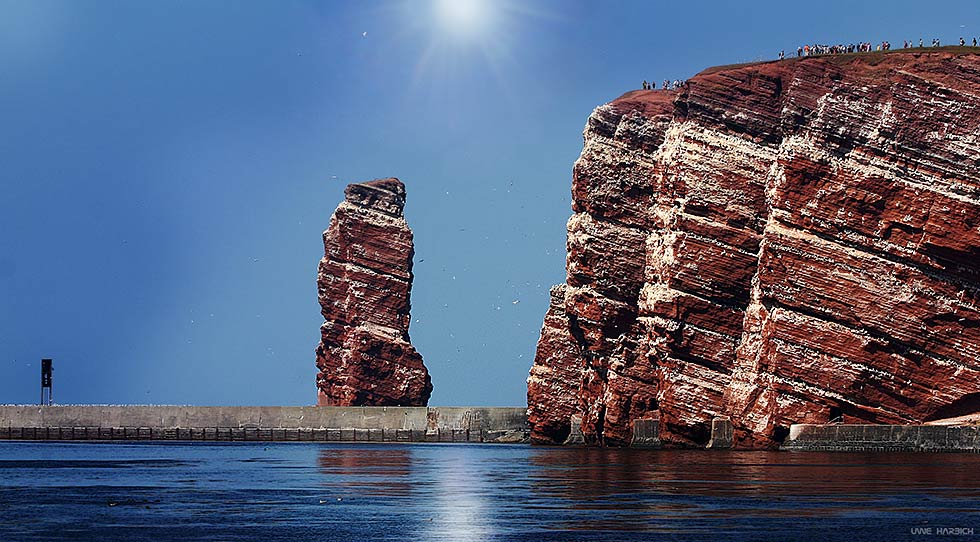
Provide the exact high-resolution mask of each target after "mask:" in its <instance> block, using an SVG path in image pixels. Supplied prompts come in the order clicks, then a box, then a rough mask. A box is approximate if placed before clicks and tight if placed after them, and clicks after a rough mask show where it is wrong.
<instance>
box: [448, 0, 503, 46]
mask: <svg viewBox="0 0 980 542" xmlns="http://www.w3.org/2000/svg"><path fill="white" fill-rule="evenodd" d="M434 8H435V16H436V19H437V20H438V21H439V23H440V26H441V27H442V28H443V29H444V30H446V31H447V32H449V33H451V34H453V35H455V36H456V37H466V38H476V37H478V36H479V35H480V34H482V33H483V32H485V31H486V30H487V29H488V28H489V27H490V25H491V23H492V16H493V12H492V10H491V9H490V6H489V3H488V1H487V0H436V2H434Z"/></svg>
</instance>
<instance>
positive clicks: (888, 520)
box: [0, 442, 980, 542]
mask: <svg viewBox="0 0 980 542" xmlns="http://www.w3.org/2000/svg"><path fill="white" fill-rule="evenodd" d="M977 502H980V455H975V454H948V455H943V454H821V453H785V452H784V453H774V452H723V451H713V452H708V451H655V450H614V449H585V448H582V449H570V448H534V447H528V446H500V445H497V446H493V445H473V444H469V445H443V444H433V445H402V444H358V445H355V444H314V443H291V444H253V443H240V444H215V443H212V444H199V443H195V444H189V443H188V444H153V443H131V444H119V443H116V444H95V443H27V442H17V443H0V509H2V510H4V511H5V517H6V518H10V520H9V521H6V522H3V523H0V540H4V541H7V540H45V539H51V538H60V539H65V538H67V539H72V538H74V539H77V540H94V539H99V540H181V541H183V542H186V541H188V540H239V539H256V538H259V539H262V540H263V541H264V542H267V541H275V540H290V541H294V540H433V541H435V540H446V541H449V540H452V541H464V542H468V541H482V540H541V539H546V540H559V541H561V540H603V539H606V540H647V539H649V537H650V536H653V535H655V534H657V533H659V534H661V535H663V534H669V535H670V536H671V537H673V538H678V539H692V540H700V539H704V538H706V537H707V538H710V539H712V540H740V539H744V538H745V537H761V538H783V539H787V538H798V537H797V536H794V534H799V533H800V532H801V531H800V530H801V529H804V530H805V532H806V533H808V535H807V536H813V537H815V538H817V539H821V540H832V539H846V540H849V541H855V540H883V541H887V542H894V541H895V540H901V539H904V538H907V537H908V536H910V532H911V531H910V529H911V527H912V526H917V525H923V524H928V525H944V526H953V527H955V526H961V527H977V528H978V529H977V531H978V532H980V512H978V510H977V506H976V503H977ZM845 534H846V536H845Z"/></svg>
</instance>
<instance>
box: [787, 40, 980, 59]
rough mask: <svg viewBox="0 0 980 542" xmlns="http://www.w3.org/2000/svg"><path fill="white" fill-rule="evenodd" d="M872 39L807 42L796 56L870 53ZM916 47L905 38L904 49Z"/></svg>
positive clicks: (885, 47)
mask: <svg viewBox="0 0 980 542" xmlns="http://www.w3.org/2000/svg"><path fill="white" fill-rule="evenodd" d="M978 39H980V38H973V42H972V43H973V47H976V46H977V40H978ZM923 46H924V41H923V40H922V38H919V47H923ZM932 46H933V47H941V46H942V42H941V41H940V40H939V38H934V39H933V40H932ZM965 46H966V40H965V39H963V37H962V36H961V37H960V47H965ZM871 47H872V46H871V42H870V41H863V42H861V43H849V44H844V43H839V44H837V45H820V44H813V45H810V44H807V45H801V46H799V47H797V48H796V56H797V57H804V56H814V55H842V54H848V53H870V52H871V51H872V48H871ZM914 47H915V43H913V42H912V40H905V41H903V42H902V48H903V49H912V48H914ZM891 48H892V44H891V42H889V41H883V42H881V43H879V44H877V45H875V46H874V51H890V50H891ZM784 58H786V54H785V51H779V59H780V60H782V59H784Z"/></svg>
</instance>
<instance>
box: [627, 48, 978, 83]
mask: <svg viewBox="0 0 980 542" xmlns="http://www.w3.org/2000/svg"><path fill="white" fill-rule="evenodd" d="M978 40H980V37H974V38H973V40H972V46H973V47H976V46H977V42H978ZM966 44H967V41H966V39H964V38H963V37H962V36H960V47H966ZM918 46H919V47H924V41H923V40H922V38H919V45H918ZM941 46H942V42H940V40H939V38H933V40H932V47H941ZM873 47H874V49H872V43H871V42H870V41H862V42H860V43H847V44H845V43H839V44H837V45H823V44H812V45H811V44H806V45H801V46H799V47H797V48H796V56H797V57H798V58H802V57H807V56H816V55H843V54H849V53H870V52H872V51H890V50H891V48H892V44H891V42H888V41H882V42H881V43H879V44H876V45H873ZM902 48H903V49H913V48H915V43H913V42H912V40H905V41H903V42H902ZM785 58H786V51H785V50H783V51H779V60H783V59H785ZM685 86H687V81H686V80H680V79H675V80H673V81H671V80H669V79H664V83H663V86H662V87H660V89H661V90H675V89H679V88H683V87H685ZM643 90H657V83H656V82H653V81H651V82H649V83H648V82H646V81H645V80H644V81H643Z"/></svg>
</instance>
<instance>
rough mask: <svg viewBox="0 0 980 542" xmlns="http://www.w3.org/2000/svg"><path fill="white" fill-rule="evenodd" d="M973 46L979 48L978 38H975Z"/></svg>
mask: <svg viewBox="0 0 980 542" xmlns="http://www.w3.org/2000/svg"><path fill="white" fill-rule="evenodd" d="M973 46H974V47H976V46H977V38H973Z"/></svg>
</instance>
